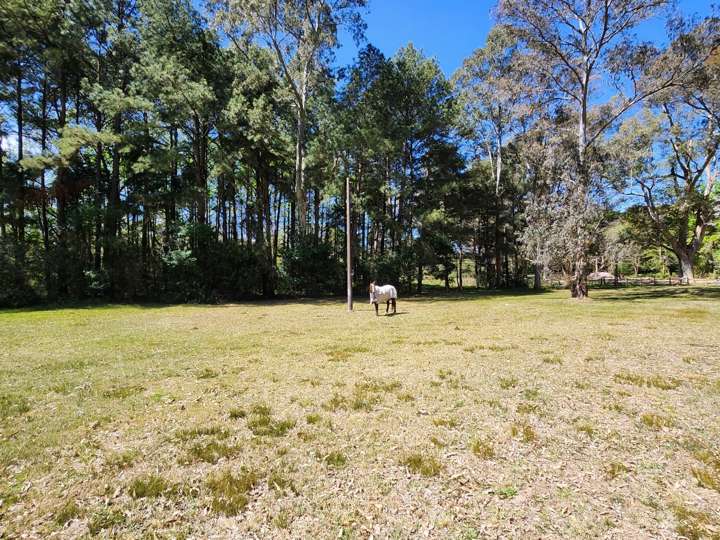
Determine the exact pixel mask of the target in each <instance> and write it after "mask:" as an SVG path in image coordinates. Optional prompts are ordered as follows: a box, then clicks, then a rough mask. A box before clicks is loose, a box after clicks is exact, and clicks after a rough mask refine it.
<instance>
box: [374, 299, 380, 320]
mask: <svg viewBox="0 0 720 540" xmlns="http://www.w3.org/2000/svg"><path fill="white" fill-rule="evenodd" d="M375 316H376V317H379V316H380V314H379V313H378V303H377V302H375Z"/></svg>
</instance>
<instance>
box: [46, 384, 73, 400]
mask: <svg viewBox="0 0 720 540" xmlns="http://www.w3.org/2000/svg"><path fill="white" fill-rule="evenodd" d="M49 390H50V391H51V392H54V393H56V394H60V395H63V396H66V395H68V394H69V393H70V392H72V390H73V385H72V384H70V383H69V382H68V381H64V382H61V383H56V384H53V385H52V386H51V387H50V388H49Z"/></svg>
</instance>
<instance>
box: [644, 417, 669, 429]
mask: <svg viewBox="0 0 720 540" xmlns="http://www.w3.org/2000/svg"><path fill="white" fill-rule="evenodd" d="M640 421H641V422H642V423H643V424H645V425H646V426H647V427H649V428H651V429H662V428H671V427H673V426H674V425H675V422H674V421H673V419H672V418H669V417H667V416H661V415H659V414H655V413H644V414H643V415H642V416H640Z"/></svg>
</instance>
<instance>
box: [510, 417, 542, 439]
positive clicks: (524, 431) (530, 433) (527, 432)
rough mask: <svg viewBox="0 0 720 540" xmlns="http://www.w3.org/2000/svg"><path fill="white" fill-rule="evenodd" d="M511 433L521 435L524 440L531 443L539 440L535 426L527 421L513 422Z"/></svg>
mask: <svg viewBox="0 0 720 540" xmlns="http://www.w3.org/2000/svg"><path fill="white" fill-rule="evenodd" d="M510 435H512V436H513V437H520V438H521V439H522V441H523V442H526V443H529V442H533V441H535V440H537V434H536V433H535V430H534V429H533V427H532V426H531V425H530V424H528V423H526V422H522V423H513V424H512V425H511V426H510Z"/></svg>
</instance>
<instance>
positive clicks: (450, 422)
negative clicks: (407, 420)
mask: <svg viewBox="0 0 720 540" xmlns="http://www.w3.org/2000/svg"><path fill="white" fill-rule="evenodd" d="M432 422H433V424H434V425H436V426H438V427H448V428H456V427H457V426H458V422H457V420H455V419H454V418H433V421H432Z"/></svg>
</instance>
